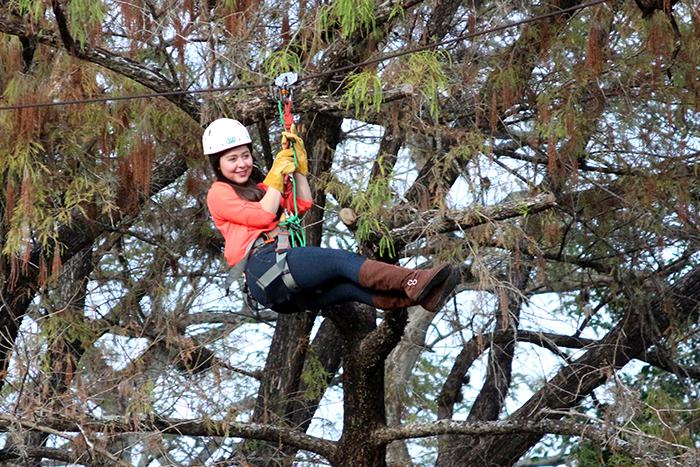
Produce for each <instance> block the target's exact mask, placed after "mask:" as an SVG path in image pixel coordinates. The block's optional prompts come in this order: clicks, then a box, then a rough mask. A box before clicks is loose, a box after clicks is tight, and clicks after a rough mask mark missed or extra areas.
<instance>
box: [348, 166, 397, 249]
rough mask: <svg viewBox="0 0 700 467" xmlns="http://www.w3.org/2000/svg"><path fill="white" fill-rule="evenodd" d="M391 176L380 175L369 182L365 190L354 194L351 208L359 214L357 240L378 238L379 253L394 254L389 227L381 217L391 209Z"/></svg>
mask: <svg viewBox="0 0 700 467" xmlns="http://www.w3.org/2000/svg"><path fill="white" fill-rule="evenodd" d="M391 180H392V177H390V176H389V177H382V178H379V179H377V180H374V181H373V182H372V183H370V184H369V186H368V187H367V189H366V190H365V191H360V192H357V193H356V194H355V197H354V198H353V201H352V208H353V209H354V210H355V212H357V213H358V214H360V217H359V219H358V221H357V234H356V235H357V238H358V240H359V241H367V240H369V239H371V238H372V239H374V238H377V239H378V244H379V253H380V255H382V256H383V255H389V256H392V257H393V256H395V254H396V251H395V250H394V243H393V240H392V239H391V236H390V233H389V229H388V228H387V227H386V225H384V223H383V222H382V218H384V217H385V216H386V215H388V214H389V212H390V209H391V200H392V190H391Z"/></svg>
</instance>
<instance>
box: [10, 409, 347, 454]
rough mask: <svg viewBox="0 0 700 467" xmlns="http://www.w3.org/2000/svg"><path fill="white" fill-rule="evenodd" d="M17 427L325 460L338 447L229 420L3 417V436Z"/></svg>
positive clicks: (286, 430) (273, 428)
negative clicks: (230, 445)
mask: <svg viewBox="0 0 700 467" xmlns="http://www.w3.org/2000/svg"><path fill="white" fill-rule="evenodd" d="M17 424H20V425H22V426H23V427H26V428H31V429H36V430H41V431H48V432H55V431H62V432H83V431H89V432H99V433H132V432H157V433H161V434H171V435H178V436H218V437H232V438H233V437H236V438H237V437H240V438H248V439H256V440H262V441H271V442H279V443H283V444H288V445H290V446H294V447H297V448H299V449H304V450H306V451H310V452H314V453H316V454H319V455H321V456H323V457H325V458H330V457H332V456H333V455H334V454H335V446H336V443H335V442H334V441H328V440H325V439H321V438H317V437H315V436H309V435H307V434H304V433H299V432H297V431H294V430H291V429H289V428H282V427H277V426H272V425H265V424H258V423H239V422H231V421H226V420H205V419H172V418H161V417H158V416H152V417H148V418H144V419H141V420H133V419H128V418H126V417H105V418H89V419H86V420H80V421H77V420H74V419H69V418H63V417H55V418H40V419H37V420H36V421H34V422H32V423H25V422H24V421H23V420H18V419H16V418H13V417H9V416H7V415H0V432H9V431H10V430H12V429H16V426H17Z"/></svg>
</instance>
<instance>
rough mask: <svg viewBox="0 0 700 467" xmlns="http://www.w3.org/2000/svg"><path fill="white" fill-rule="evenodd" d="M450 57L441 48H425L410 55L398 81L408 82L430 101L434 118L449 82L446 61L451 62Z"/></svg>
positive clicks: (436, 115) (437, 113)
mask: <svg viewBox="0 0 700 467" xmlns="http://www.w3.org/2000/svg"><path fill="white" fill-rule="evenodd" d="M450 60H451V59H450V57H449V55H448V54H446V53H445V52H443V51H440V50H424V51H421V52H418V53H413V54H411V55H409V56H408V59H407V62H406V64H405V66H404V67H403V68H402V69H401V72H400V74H399V78H398V81H399V82H400V83H408V84H411V85H413V88H414V89H415V90H417V91H418V93H419V94H420V95H421V96H423V98H424V99H425V100H426V101H427V102H428V105H429V108H430V114H431V115H432V117H433V118H434V119H437V118H438V115H439V113H440V106H441V98H442V91H443V90H444V89H445V88H446V86H447V83H448V76H447V74H446V73H445V62H447V64H448V66H449V64H450Z"/></svg>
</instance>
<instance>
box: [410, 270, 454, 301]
mask: <svg viewBox="0 0 700 467" xmlns="http://www.w3.org/2000/svg"><path fill="white" fill-rule="evenodd" d="M451 272H452V265H451V264H449V263H445V265H444V266H443V267H442V268H441V269H440V270H438V272H436V273H435V275H434V276H433V277H432V278H431V279H430V281H428V283H427V284H426V286H425V287H423V290H422V291H421V293H420V294H419V295H418V296H417V297H416V299H415V301H416V302H420V301H422V300H423V299H424V298H425V297H426V296H427V295H428V294H429V293H430V291H431V290H432V289H433V287H435V286H436V285H438V284H439V283H441V282H443V281H444V280H445V279H447V278H448V277H449V275H450V273H451Z"/></svg>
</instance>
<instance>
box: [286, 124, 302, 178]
mask: <svg viewBox="0 0 700 467" xmlns="http://www.w3.org/2000/svg"><path fill="white" fill-rule="evenodd" d="M291 130H292V131H294V126H292V129H291ZM287 142H290V143H291V145H290V148H291V147H294V150H295V151H296V153H297V169H296V170H295V172H298V173H300V174H302V175H304V176H306V175H308V174H309V162H308V159H307V156H306V149H305V148H304V140H303V139H301V138H300V137H299V136H297V135H296V134H294V133H288V132H286V131H283V132H282V147H285V146H286V145H287Z"/></svg>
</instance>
